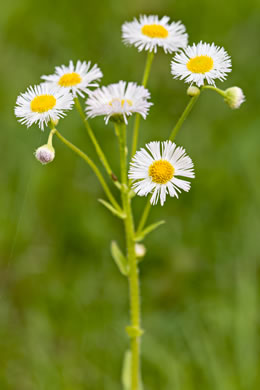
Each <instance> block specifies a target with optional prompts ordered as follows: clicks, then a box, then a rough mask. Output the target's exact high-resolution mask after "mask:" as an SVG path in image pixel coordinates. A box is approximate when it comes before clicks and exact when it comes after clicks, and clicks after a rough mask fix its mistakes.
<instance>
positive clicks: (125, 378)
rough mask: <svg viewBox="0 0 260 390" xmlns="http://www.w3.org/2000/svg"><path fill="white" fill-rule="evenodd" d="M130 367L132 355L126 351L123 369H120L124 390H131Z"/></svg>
mask: <svg viewBox="0 0 260 390" xmlns="http://www.w3.org/2000/svg"><path fill="white" fill-rule="evenodd" d="M131 365H132V353H131V351H129V350H127V351H126V352H125V356H124V361H123V369H122V385H123V389H124V390H130V389H131Z"/></svg>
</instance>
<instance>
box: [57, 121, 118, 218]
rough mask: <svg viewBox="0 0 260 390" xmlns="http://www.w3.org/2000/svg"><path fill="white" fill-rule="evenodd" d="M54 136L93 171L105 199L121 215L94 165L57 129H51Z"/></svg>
mask: <svg viewBox="0 0 260 390" xmlns="http://www.w3.org/2000/svg"><path fill="white" fill-rule="evenodd" d="M52 130H53V132H54V134H55V135H56V136H57V137H58V138H59V139H60V140H61V141H62V142H63V143H64V144H65V145H66V146H68V148H70V149H71V150H72V151H73V152H74V153H76V154H77V155H78V156H79V157H81V158H82V159H83V160H84V161H85V162H86V163H87V164H88V165H89V166H90V168H91V169H92V170H93V171H94V173H95V175H96V176H97V178H98V180H99V182H100V184H101V185H102V187H103V190H104V191H105V193H106V196H107V198H108V199H109V200H110V202H111V204H112V205H113V206H114V208H115V209H116V210H117V211H118V212H119V213H122V209H121V207H120V206H119V204H118V203H117V201H116V200H115V198H114V196H113V195H112V193H111V191H110V189H109V187H108V185H107V183H106V181H105V179H104V177H103V175H102V173H101V172H100V170H99V169H98V167H97V166H96V164H95V163H94V162H93V161H92V160H91V159H90V158H89V157H88V156H87V155H86V153H84V152H83V151H82V150H80V149H79V148H78V147H77V146H75V145H74V144H72V143H71V142H70V141H68V140H67V139H66V138H65V137H63V135H61V133H60V132H59V131H58V130H57V129H55V128H54V129H52Z"/></svg>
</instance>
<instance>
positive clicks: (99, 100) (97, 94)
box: [86, 81, 152, 124]
mask: <svg viewBox="0 0 260 390" xmlns="http://www.w3.org/2000/svg"><path fill="white" fill-rule="evenodd" d="M149 98H150V92H149V91H148V90H147V89H146V88H144V87H143V86H138V85H137V84H136V83H128V84H127V83H126V82H125V81H119V83H117V84H110V85H108V86H107V87H101V88H98V89H96V90H95V91H93V92H91V93H90V95H89V98H88V99H87V101H86V113H87V115H88V117H90V118H93V117H96V116H99V115H104V116H105V121H106V124H107V123H108V121H109V119H110V118H111V117H118V116H119V117H121V118H122V119H123V120H124V121H125V123H127V117H128V116H129V115H132V114H133V113H139V114H140V115H142V117H143V118H144V119H145V118H146V116H147V114H148V111H149V108H150V106H151V105H152V103H150V102H148V101H147V99H149Z"/></svg>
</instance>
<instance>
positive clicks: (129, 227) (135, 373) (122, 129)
mask: <svg viewBox="0 0 260 390" xmlns="http://www.w3.org/2000/svg"><path fill="white" fill-rule="evenodd" d="M115 126H116V127H117V129H116V132H117V133H118V134H119V145H120V166H121V181H122V189H121V194H122V203H123V208H124V212H125V214H126V218H125V220H124V224H125V234H126V246H127V260H128V264H129V275H128V281H129V292H130V308H131V309H130V312H131V326H130V327H128V330H129V331H128V334H129V336H130V339H131V390H140V383H141V372H140V337H141V329H140V322H141V319H140V294H139V290H140V286H139V270H138V263H137V259H136V253H135V231H134V221H133V214H132V207H131V197H130V196H129V188H128V186H127V148H126V126H125V125H124V124H122V125H120V126H118V125H116V124H115Z"/></svg>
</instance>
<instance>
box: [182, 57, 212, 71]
mask: <svg viewBox="0 0 260 390" xmlns="http://www.w3.org/2000/svg"><path fill="white" fill-rule="evenodd" d="M213 65H214V62H213V59H212V58H211V57H209V56H197V57H194V58H191V59H190V60H189V62H188V63H187V68H188V69H189V70H190V71H191V72H192V73H206V72H209V71H210V70H211V69H213Z"/></svg>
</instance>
